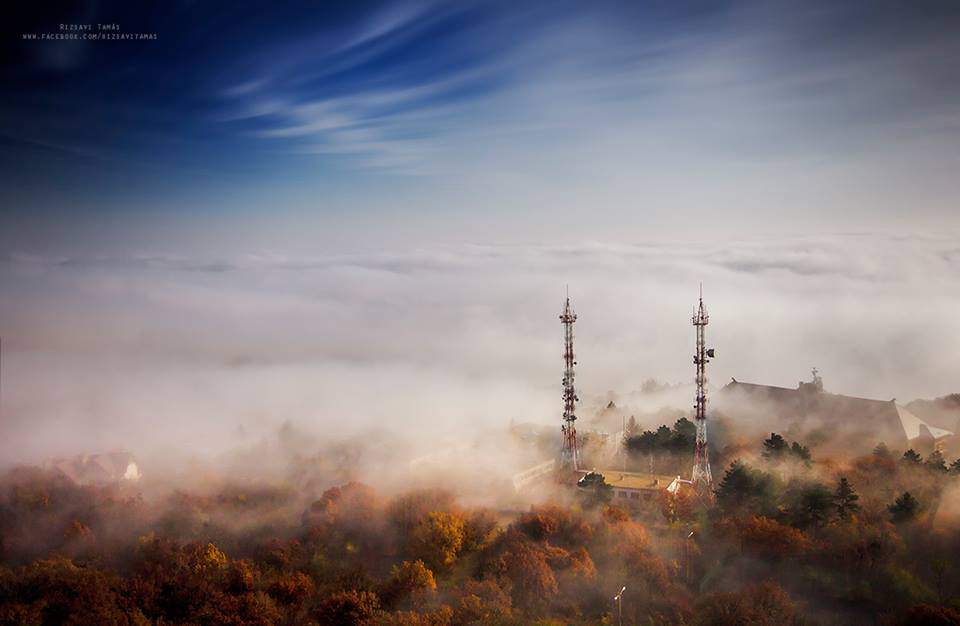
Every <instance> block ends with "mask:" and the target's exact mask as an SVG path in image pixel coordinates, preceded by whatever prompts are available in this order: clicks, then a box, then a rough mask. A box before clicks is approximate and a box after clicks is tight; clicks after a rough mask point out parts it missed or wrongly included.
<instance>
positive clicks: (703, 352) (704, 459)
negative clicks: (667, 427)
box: [690, 283, 714, 493]
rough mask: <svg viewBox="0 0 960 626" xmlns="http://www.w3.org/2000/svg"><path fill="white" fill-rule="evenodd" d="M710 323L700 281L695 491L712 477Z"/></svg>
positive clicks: (701, 489)
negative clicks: (707, 331) (709, 450)
mask: <svg viewBox="0 0 960 626" xmlns="http://www.w3.org/2000/svg"><path fill="white" fill-rule="evenodd" d="M709 323H710V316H709V315H707V310H706V309H705V308H704V307H703V283H700V306H699V307H698V308H697V310H696V311H695V312H694V314H693V326H694V328H695V329H696V331H697V352H696V354H695V355H694V357H693V363H694V365H696V366H697V378H696V382H697V402H696V404H695V405H694V407H695V408H696V416H695V419H694V422H695V423H696V425H697V443H696V449H695V451H694V453H693V474H692V476H691V477H690V481H691V482H692V483H693V485H694V487H695V488H696V490H697V492H699V493H704V492H706V491H708V490H709V488H710V483H711V482H712V481H713V478H712V476H711V474H710V458H709V456H708V454H707V363H709V362H710V359H712V358H713V355H714V351H713V348H710V349H708V348H707V347H706V345H707V344H706V340H705V339H704V330H705V329H706V327H707V324H709Z"/></svg>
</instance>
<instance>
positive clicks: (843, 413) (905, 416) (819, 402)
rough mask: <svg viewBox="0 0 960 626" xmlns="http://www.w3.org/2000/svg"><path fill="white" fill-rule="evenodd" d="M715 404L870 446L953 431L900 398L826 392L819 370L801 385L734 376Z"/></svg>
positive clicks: (742, 415) (770, 423)
mask: <svg viewBox="0 0 960 626" xmlns="http://www.w3.org/2000/svg"><path fill="white" fill-rule="evenodd" d="M716 406H717V408H718V409H719V410H720V411H722V412H723V413H725V414H728V415H729V416H730V417H731V418H733V419H736V420H738V421H739V419H746V420H751V421H756V423H757V424H758V425H760V424H763V425H765V426H766V427H768V428H772V429H788V428H790V427H798V428H804V429H809V428H816V427H819V428H822V429H823V430H824V431H825V432H826V433H827V434H828V435H834V436H836V437H838V438H839V439H841V440H842V439H845V438H847V437H848V436H851V435H853V436H859V437H865V438H866V439H865V440H864V441H863V443H864V444H865V445H869V446H873V445H874V444H876V443H877V442H878V441H884V442H886V443H888V444H890V445H894V446H898V445H899V446H903V445H913V444H914V442H918V443H923V442H926V443H932V442H934V441H937V440H939V439H942V438H944V437H949V436H951V435H953V434H954V433H953V432H952V431H950V430H947V429H945V428H941V427H938V426H934V425H932V424H930V423H928V422H926V421H924V420H922V419H920V418H919V417H917V416H916V415H914V414H913V413H911V412H910V411H908V410H907V409H906V408H904V407H903V406H901V405H899V404H897V402H896V400H869V399H866V398H855V397H852V396H844V395H840V394H834V393H827V392H825V391H824V390H823V381H822V379H821V378H820V377H819V376H818V375H817V372H816V370H814V374H813V381H812V382H801V383H799V384H798V385H797V388H796V389H790V388H787V387H774V386H770V385H757V384H753V383H742V382H740V381H738V380H736V379H733V380H732V381H731V382H730V383H728V384H727V385H726V386H725V387H723V389H721V390H720V392H719V393H718V394H717V395H716Z"/></svg>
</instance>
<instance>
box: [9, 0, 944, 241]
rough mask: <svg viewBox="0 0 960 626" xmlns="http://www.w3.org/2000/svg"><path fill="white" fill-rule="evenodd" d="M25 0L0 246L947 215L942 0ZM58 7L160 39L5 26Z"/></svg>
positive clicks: (931, 221)
mask: <svg viewBox="0 0 960 626" xmlns="http://www.w3.org/2000/svg"><path fill="white" fill-rule="evenodd" d="M18 11H19V12H21V14H20V15H17V14H16V13H17V12H14V15H13V19H10V20H8V23H7V24H6V25H5V29H6V31H7V32H6V34H5V40H6V41H5V55H4V58H5V59H6V61H5V63H4V64H3V70H2V75H3V78H4V80H3V87H2V90H3V94H2V104H0V110H2V111H3V116H2V122H0V163H2V166H3V169H2V177H3V178H2V181H0V182H2V188H3V190H2V192H0V194H2V195H0V199H2V202H3V205H4V213H5V215H6V217H5V218H4V225H6V226H9V228H5V229H4V231H5V236H4V238H3V240H2V241H0V244H2V245H4V246H5V247H16V248H27V249H29V248H32V247H45V248H48V249H56V248H57V247H58V246H67V247H76V246H81V244H86V245H88V247H89V248H90V249H97V248H98V247H103V246H111V245H128V246H129V247H130V248H131V249H133V250H137V249H151V248H164V249H168V248H181V247H183V248H189V247H191V246H194V247H203V246H209V245H214V246H222V247H225V248H237V249H241V250H247V249H274V248H280V249H285V248H287V247H290V248H305V249H308V248H310V247H311V246H313V245H317V244H323V245H336V246H344V245H347V244H345V243H344V242H357V243H358V244H359V243H361V242H363V241H367V240H369V241H374V242H377V243H379V242H381V241H384V240H386V241H390V240H399V241H400V242H403V243H405V242H407V241H419V240H434V239H436V240H460V241H463V240H465V241H474V240H479V241H503V240H515V241H526V242H541V241H571V240H582V239H584V238H597V239H608V238H617V239H625V240H628V241H636V240H645V239H646V238H649V237H651V236H659V235H660V234H664V235H669V236H671V237H688V238H689V237H693V238H697V237H702V236H706V235H709V234H714V233H718V232H724V231H729V232H736V233H739V234H741V235H742V234H747V235H752V234H764V233H777V232H783V231H797V230H799V231H802V232H824V231H826V232H833V231H846V230H862V229H863V228H865V227H869V228H876V229H887V230H891V229H893V230H903V229H908V230H909V229H941V228H943V227H944V226H945V225H946V226H949V227H955V226H956V225H957V217H956V211H955V210H954V204H953V198H955V197H956V196H957V191H958V188H957V187H958V183H957V181H956V177H955V176H954V174H953V172H955V171H956V169H957V166H958V165H960V158H958V157H960V147H958V146H960V142H958V141H956V138H957V134H958V130H960V97H958V89H960V88H958V87H957V85H960V81H958V80H957V77H958V70H960V61H958V59H960V43H958V40H957V38H956V37H955V36H954V34H955V32H956V28H957V27H958V25H960V9H957V8H956V5H955V3H952V2H913V3H900V2H845V3H830V2H803V3H790V2H761V3H752V2H741V3H716V2H691V3H676V2H599V3H583V2H550V3H547V2H523V3H517V2H446V3H444V2H381V3H363V2H282V3H251V2H248V3H233V4H231V5H229V7H227V6H225V5H215V4H213V3H193V2H179V3H177V2H172V3H155V4H153V5H152V6H150V7H149V8H145V7H144V6H143V5H140V6H138V7H137V8H136V9H134V8H132V6H131V5H129V4H128V3H111V2H88V3H79V4H70V8H69V9H63V10H62V11H60V12H59V14H58V12H57V11H56V10H51V9H50V8H49V7H47V6H45V7H44V8H43V9H42V10H41V9H36V10H31V9H27V8H24V7H22V6H21V7H20V8H19V9H18ZM61 22H74V23H94V24H95V23H97V22H101V23H117V24H119V25H120V26H121V28H122V30H123V31H125V32H150V33H153V32H155V33H157V36H158V39H157V40H156V41H140V42H129V41H124V42H119V41H115V42H49V41H47V42H42V41H41V42H38V41H23V40H21V39H20V34H22V33H23V32H47V31H55V30H56V29H57V25H58V24H59V23H61ZM13 229H15V230H16V231H17V235H16V236H11V235H10V232H11V230H13ZM198 230H207V231H211V232H210V237H209V239H203V238H199V239H197V240H196V241H193V239H194V237H193V234H195V233H196V232H197V231H198ZM64 231H66V234H65V233H64ZM228 231H229V234H227V232H228ZM104 233H106V234H104ZM307 233H309V234H307ZM118 242H121V243H120V244H118ZM187 242H192V243H189V244H188V243H187Z"/></svg>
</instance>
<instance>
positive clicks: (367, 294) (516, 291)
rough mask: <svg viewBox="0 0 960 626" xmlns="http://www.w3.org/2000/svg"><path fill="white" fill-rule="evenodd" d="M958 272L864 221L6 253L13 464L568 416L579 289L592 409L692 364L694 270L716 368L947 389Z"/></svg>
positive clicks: (942, 252) (407, 451)
mask: <svg viewBox="0 0 960 626" xmlns="http://www.w3.org/2000/svg"><path fill="white" fill-rule="evenodd" d="M958 269H960V249H958V248H957V247H956V244H955V243H952V242H951V241H949V240H946V239H936V238H921V237H899V238H892V237H885V236H883V237H882V236H871V235H843V236H833V237H818V238H790V239H782V240H776V241H764V242H756V241H753V242H751V241H740V242H729V243H725V244H709V245H705V246H698V245H695V244H692V243H686V244H670V245H667V244H640V245H632V246H626V245H604V244H599V243H588V244H583V245H577V246H556V247H547V246H541V247H535V246H528V247H519V246H512V247H504V246H479V245H477V246H466V247H444V246H436V247H433V248H430V249H419V250H408V251H399V252H396V253H387V252H383V253H378V254H363V255H359V254H358V255H353V256H351V255H339V256H330V257H324V256H317V257H314V258H295V259H292V258H285V257H279V256H237V257H235V258H217V259H210V258H196V259H192V258H172V257H163V256H143V257H137V258H131V257H123V258H61V259H54V258H41V257H26V256H17V255H8V256H7V257H6V258H5V259H4V260H3V262H2V264H0V333H2V337H3V373H2V376H3V380H2V409H0V410H2V413H3V416H2V423H3V430H4V435H5V436H4V437H3V439H2V443H0V460H2V462H3V464H5V465H6V464H10V463H13V462H31V461H39V460H42V459H43V458H46V457H50V456H55V455H61V454H73V453H80V452H93V451H99V450H104V449H111V448H116V447H122V448H126V449H129V450H131V451H132V452H133V453H134V454H136V455H137V456H139V457H141V458H145V459H148V458H149V459H154V460H159V459H166V460H167V461H168V462H170V463H180V460H181V459H189V458H192V457H196V458H204V459H210V458H218V457H219V458H226V457H224V456H223V455H225V454H228V453H229V454H233V455H236V454H238V453H237V451H238V450H239V451H241V452H240V454H241V455H242V454H243V451H247V452H246V453H247V454H248V455H249V454H250V451H257V450H260V451H261V454H259V456H258V455H257V454H252V456H253V457H254V459H255V460H254V461H253V463H254V465H256V464H258V463H259V465H260V466H261V467H263V468H266V467H268V466H269V463H270V461H269V459H268V458H267V455H266V453H265V452H263V451H264V450H266V449H267V448H269V447H271V446H272V447H273V448H276V446H277V444H276V433H277V432H278V430H279V429H280V428H281V427H282V425H283V424H285V423H289V424H291V425H293V427H295V428H296V429H297V432H298V433H303V435H302V438H303V440H304V441H312V439H310V438H311V437H312V438H315V441H318V442H322V443H324V444H327V443H329V442H333V441H340V440H346V439H350V438H353V439H359V440H369V441H373V442H374V443H375V444H376V442H377V441H382V442H391V441H392V442H394V443H393V444H392V445H391V444H390V443H383V444H382V445H381V447H380V448H377V447H376V445H375V446H374V449H373V450H371V451H368V452H367V453H366V454H367V458H369V459H373V458H379V459H381V460H382V459H391V460H392V459H394V458H396V459H398V462H400V460H403V462H406V460H408V459H410V458H415V457H417V456H419V455H422V454H426V453H428V452H436V451H437V450H443V449H447V448H450V449H458V448H457V446H462V445H463V444H464V443H467V444H469V443H470V442H473V441H476V440H478V439H481V440H483V441H488V440H489V437H490V435H489V433H490V432H496V431H497V430H498V429H505V428H506V426H507V425H508V423H509V422H510V420H514V421H515V422H540V423H549V424H555V423H556V422H557V419H558V413H559V410H558V408H559V407H558V404H559V383H560V371H561V367H562V360H561V335H560V324H559V321H558V319H557V315H558V313H559V310H560V307H561V305H562V299H563V295H564V288H565V285H566V284H569V285H570V293H571V297H572V298H573V301H574V306H575V307H576V309H577V311H578V313H579V315H580V319H579V321H578V322H577V352H578V361H579V369H578V379H577V381H578V385H579V387H580V389H581V390H582V394H581V395H582V397H583V398H584V400H585V407H584V411H592V410H594V408H595V407H597V406H600V405H601V403H602V402H603V400H604V399H606V398H608V397H611V396H610V392H614V393H615V394H620V395H622V396H623V397H626V398H631V397H632V398H636V395H635V394H634V395H632V396H631V392H633V391H635V390H637V389H639V387H640V385H641V383H642V382H643V381H644V380H645V379H647V378H651V377H654V378H657V379H659V380H662V381H665V382H671V383H689V381H690V379H691V378H692V373H693V372H692V364H691V358H690V356H691V350H692V347H693V346H692V344H693V334H692V329H691V327H690V320H689V316H690V313H691V312H692V307H693V305H694V303H695V301H696V296H697V286H698V283H699V282H700V281H703V283H704V296H705V300H706V303H707V306H708V308H709V311H710V314H711V325H710V327H709V343H710V344H711V345H712V346H714V347H716V349H717V354H718V358H717V360H716V361H715V363H714V365H713V368H712V373H711V377H712V382H713V384H714V385H717V386H718V385H722V384H724V383H725V382H727V381H728V380H729V379H730V377H731V376H735V377H736V378H737V379H738V380H741V381H751V382H762V383H768V384H775V385H783V386H789V387H793V386H795V385H796V383H797V381H798V380H800V379H806V378H807V377H808V375H809V369H810V367H811V366H817V367H819V368H820V370H821V372H822V373H823V376H824V380H825V386H826V388H827V390H829V391H834V392H838V393H847V394H851V395H860V396H865V397H873V398H878V399H889V398H891V397H897V398H898V400H899V401H901V402H906V401H908V400H910V399H912V398H914V397H933V396H937V395H944V394H946V393H949V392H953V391H957V384H956V382H955V381H956V376H955V373H956V372H957V371H958V369H960V356H958V352H957V350H955V349H952V348H951V346H956V345H958V343H960V324H956V323H954V322H953V316H952V313H954V312H955V311H956V310H957V301H958V299H960V297H958V296H957V294H958V293H960V289H958V284H957V283H958V282H960V281H958V278H957V277H958V276H960V273H958V271H957V270H958ZM642 408H644V409H647V410H652V409H654V408H655V407H642ZM680 408H685V407H683V406H681V407H680ZM481 433H482V434H483V435H482V436H480V434H481ZM318 445H319V444H318ZM388 448H389V453H388V452H387V449H388ZM489 456H490V453H489V451H487V452H476V453H475V454H474V455H473V457H465V458H484V457H489ZM491 462H492V463H500V462H502V463H505V464H509V463H510V462H511V457H509V456H508V455H507V454H504V458H503V459H498V458H495V460H493V461H491ZM382 465H383V466H384V471H385V472H387V473H389V472H390V467H389V465H390V464H389V463H386V462H384V463H383V464H382ZM367 478H371V479H375V478H376V476H373V477H369V476H368V477H367Z"/></svg>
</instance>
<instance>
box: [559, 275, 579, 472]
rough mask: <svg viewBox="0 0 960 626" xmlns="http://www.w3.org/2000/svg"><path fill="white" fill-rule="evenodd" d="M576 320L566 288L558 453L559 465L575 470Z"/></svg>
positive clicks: (577, 460)
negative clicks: (561, 422) (574, 381)
mask: <svg viewBox="0 0 960 626" xmlns="http://www.w3.org/2000/svg"><path fill="white" fill-rule="evenodd" d="M576 321H577V314H576V313H574V312H573V307H571V306H570V290H569V288H568V289H567V299H566V302H565V303H564V306H563V313H562V314H561V315H560V322H561V323H562V324H563V340H564V341H563V344H564V347H563V363H564V370H563V426H561V432H562V433H563V449H562V450H561V453H560V465H561V467H563V468H564V469H573V470H576V469H577V468H578V464H579V458H578V456H579V451H578V449H577V429H576V426H575V425H574V423H575V422H576V421H577V415H576V404H577V400H579V398H577V390H576V388H575V387H574V384H573V378H574V372H573V367H574V365H576V364H577V362H576V361H575V360H574V355H573V323H574V322H576Z"/></svg>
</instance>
